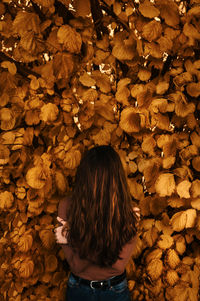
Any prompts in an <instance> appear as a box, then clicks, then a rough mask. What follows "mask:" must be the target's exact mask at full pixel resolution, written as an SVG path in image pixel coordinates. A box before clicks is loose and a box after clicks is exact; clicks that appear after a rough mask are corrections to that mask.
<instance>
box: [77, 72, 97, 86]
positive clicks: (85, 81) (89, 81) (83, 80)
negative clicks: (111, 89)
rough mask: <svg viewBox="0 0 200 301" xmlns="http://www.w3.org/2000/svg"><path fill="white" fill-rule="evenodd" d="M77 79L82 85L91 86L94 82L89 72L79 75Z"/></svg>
mask: <svg viewBox="0 0 200 301" xmlns="http://www.w3.org/2000/svg"><path fill="white" fill-rule="evenodd" d="M79 81H80V82H81V84H82V85H84V86H86V87H91V86H94V85H95V84H96V81H95V80H94V79H93V78H92V77H91V76H89V74H87V73H86V72H85V73H84V74H83V75H81V76H80V77H79Z"/></svg>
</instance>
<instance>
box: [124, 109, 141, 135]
mask: <svg viewBox="0 0 200 301" xmlns="http://www.w3.org/2000/svg"><path fill="white" fill-rule="evenodd" d="M140 122H141V119H140V114H139V113H138V112H137V110H136V109H135V108H133V107H127V108H125V109H124V110H123V111H122V112H121V119H120V123H119V125H120V127H121V128H122V129H123V130H124V131H125V132H127V133H133V132H139V131H140V129H141V127H140Z"/></svg>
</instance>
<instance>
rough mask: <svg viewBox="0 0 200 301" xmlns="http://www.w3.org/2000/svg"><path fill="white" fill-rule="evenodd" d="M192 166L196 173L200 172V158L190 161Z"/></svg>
mask: <svg viewBox="0 0 200 301" xmlns="http://www.w3.org/2000/svg"><path fill="white" fill-rule="evenodd" d="M192 166H193V168H194V169H195V170H196V171H199V172H200V156H196V157H194V158H193V159H192Z"/></svg>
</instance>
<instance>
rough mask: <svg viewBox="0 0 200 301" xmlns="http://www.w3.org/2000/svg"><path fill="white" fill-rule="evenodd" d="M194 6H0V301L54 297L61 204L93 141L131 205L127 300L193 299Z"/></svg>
mask: <svg viewBox="0 0 200 301" xmlns="http://www.w3.org/2000/svg"><path fill="white" fill-rule="evenodd" d="M199 4H200V3H199V1H198V0H190V1H181V0H177V1H173V0H154V1H148V0H145V1H139V0H137V1H125V0H123V1H121V0H119V1H116V0H105V1H101V0H99V1H98V0H90V1H89V0H87V1H84V5H83V1H81V0H75V1H70V0H60V1H58V0H52V1H46V0H30V1H20V2H18V1H17V0H13V1H11V2H8V1H7V0H3V1H2V3H0V15H1V19H0V37H1V41H2V43H1V45H0V47H1V50H0V63H1V65H0V71H1V72H0V128H1V132H0V185H1V190H0V213H1V215H0V226H1V227H0V232H1V236H0V254H1V256H0V300H10V301H12V300H17V301H20V300H24V301H27V300H54V301H57V300H58V301H59V300H63V295H64V291H65V288H66V282H67V277H68V273H69V269H68V266H67V264H66V262H65V261H64V254H63V252H62V251H61V249H60V248H59V246H57V245H56V243H55V238H54V233H53V230H54V227H55V226H56V223H57V222H56V214H57V206H58V202H59V200H60V198H62V197H63V196H64V195H65V193H67V192H69V191H70V190H71V187H72V183H73V179H74V175H75V172H76V168H77V166H78V164H79V162H80V159H81V155H82V153H83V152H84V150H85V149H87V148H90V147H92V146H94V145H101V144H111V145H112V146H113V147H114V148H115V149H116V150H117V152H118V153H119V155H120V157H121V160H122V162H123V166H124V168H125V170H126V174H127V177H128V183H129V186H130V191H131V194H132V197H133V205H138V206H139V207H140V208H141V214H142V219H141V223H140V227H139V239H138V244H137V248H136V249H135V250H134V252H133V255H132V258H131V260H130V262H129V265H128V266H127V273H128V280H129V289H130V291H131V295H132V300H154V301H155V300H175V301H176V300H179V301H185V300H191V301H195V300H198V299H199V278H200V249H199V240H200V179H199V172H200V128H199V110H200V105H199V96H200V83H199V81H200V60H199V45H200V44H199V43H200V28H199V19H200V6H199Z"/></svg>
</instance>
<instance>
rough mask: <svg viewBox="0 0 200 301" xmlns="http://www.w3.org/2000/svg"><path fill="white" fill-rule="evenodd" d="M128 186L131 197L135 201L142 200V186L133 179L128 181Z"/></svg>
mask: <svg viewBox="0 0 200 301" xmlns="http://www.w3.org/2000/svg"><path fill="white" fill-rule="evenodd" d="M128 185H129V188H130V193H131V195H132V196H133V197H134V198H135V199H136V200H141V199H143V198H144V192H143V186H142V185H141V184H139V183H137V181H136V180H135V179H134V178H130V179H128Z"/></svg>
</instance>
